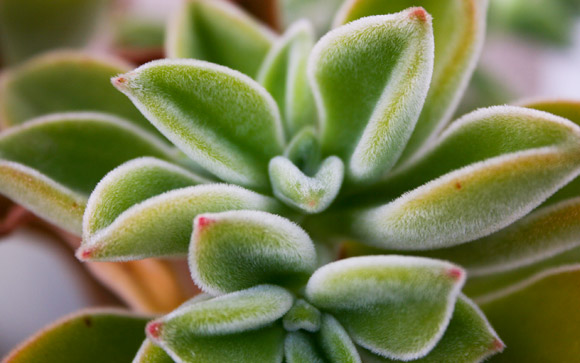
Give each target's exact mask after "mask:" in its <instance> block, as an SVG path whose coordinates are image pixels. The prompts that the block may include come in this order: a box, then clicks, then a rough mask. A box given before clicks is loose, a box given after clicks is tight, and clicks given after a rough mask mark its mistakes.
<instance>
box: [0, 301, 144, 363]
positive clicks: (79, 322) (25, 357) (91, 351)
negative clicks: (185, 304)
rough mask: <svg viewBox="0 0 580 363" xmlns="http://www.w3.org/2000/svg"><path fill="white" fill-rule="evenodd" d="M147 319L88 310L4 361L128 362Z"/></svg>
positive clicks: (44, 332)
mask: <svg viewBox="0 0 580 363" xmlns="http://www.w3.org/2000/svg"><path fill="white" fill-rule="evenodd" d="M146 322H147V319H146V318H144V317H140V316H135V315H132V314H129V313H126V312H123V311H116V310H87V311H84V312H80V313H76V314H74V315H71V316H68V317H65V318H63V319H61V320H60V321H57V322H56V323H54V324H52V325H51V326H49V327H48V328H46V329H44V330H42V331H40V332H39V333H37V334H36V335H35V336H33V337H32V338H30V339H29V340H27V341H26V342H24V343H23V344H22V345H21V346H19V347H17V348H16V349H15V350H14V351H13V352H12V353H10V355H8V357H6V358H5V360H4V361H3V362H6V363H46V362H48V361H54V359H56V360H57V361H58V362H59V363H77V362H86V363H93V362H94V363H100V362H110V363H115V362H118V363H126V362H129V361H131V359H132V358H133V356H135V352H136V351H137V349H139V345H140V344H141V342H142V341H143V338H144V336H145V333H144V332H143V329H144V327H145V323H146Z"/></svg>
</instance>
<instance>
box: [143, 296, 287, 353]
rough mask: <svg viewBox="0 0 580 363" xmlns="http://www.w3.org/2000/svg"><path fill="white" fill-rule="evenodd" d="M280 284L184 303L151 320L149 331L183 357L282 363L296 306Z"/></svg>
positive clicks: (157, 341)
mask: <svg viewBox="0 0 580 363" xmlns="http://www.w3.org/2000/svg"><path fill="white" fill-rule="evenodd" d="M293 299H294V298H293V296H292V295H291V294H290V293H289V292H287V291H286V290H284V289H283V288H281V287H277V286H273V285H260V286H256V287H253V288H251V289H247V290H243V291H238V292H234V293H231V294H227V295H223V296H220V297H216V298H213V299H209V300H203V301H200V302H194V303H191V304H185V305H184V306H183V307H181V308H179V309H177V310H175V311H173V312H172V313H170V314H169V315H167V316H165V317H163V318H160V319H158V320H155V321H153V322H151V323H149V324H148V325H147V329H146V330H147V336H148V338H149V339H151V340H152V341H153V342H154V343H155V344H157V345H159V346H161V347H162V348H163V349H165V351H166V352H167V353H169V355H170V356H171V357H173V359H175V360H177V361H180V362H203V363H205V362H224V363H225V362H281V361H282V341H283V329H282V327H281V326H280V324H279V323H276V321H277V320H278V319H280V318H281V317H282V316H283V315H284V314H285V313H286V312H287V311H288V310H289V309H290V307H291V306H292V300H293Z"/></svg>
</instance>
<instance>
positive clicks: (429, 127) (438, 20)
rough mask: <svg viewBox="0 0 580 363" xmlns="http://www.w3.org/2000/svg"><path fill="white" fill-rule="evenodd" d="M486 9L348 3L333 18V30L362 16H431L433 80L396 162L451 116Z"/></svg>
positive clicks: (480, 2) (393, 1)
mask: <svg viewBox="0 0 580 363" xmlns="http://www.w3.org/2000/svg"><path fill="white" fill-rule="evenodd" d="M487 3H488V1H487V0H427V1H420V2H417V1H415V0H389V1H383V0H349V1H346V2H345V4H344V5H343V7H342V8H341V10H340V11H339V12H338V14H337V18H336V19H335V26H337V25H340V24H344V23H347V22H349V21H353V20H356V19H359V18H361V17H364V16H369V15H380V14H389V13H395V12H397V11H401V10H403V9H405V8H408V7H411V6H415V5H417V4H420V5H421V6H422V7H424V8H425V9H426V10H427V11H428V12H429V13H430V14H431V15H432V16H433V34H434V38H435V60H434V68H433V79H432V80H431V85H430V87H429V93H428V95H427V99H426V100H425V104H424V106H423V109H422V110H421V116H420V117H419V120H418V121H417V125H416V127H415V130H414V131H413V135H412V136H411V139H410V140H409V142H408V144H407V146H406V148H405V152H404V153H403V155H402V156H401V160H400V162H403V161H405V160H408V159H409V158H410V157H411V156H412V155H413V154H414V153H416V152H417V151H419V150H420V149H421V147H422V146H424V145H425V144H427V143H429V142H430V141H433V139H434V137H435V136H437V134H438V133H439V131H441V129H442V127H443V126H445V124H446V123H447V122H448V121H449V120H450V118H451V117H452V116H453V113H454V111H455V109H456V107H457V104H458V103H459V99H460V97H461V95H462V94H463V92H464V90H465V88H466V86H467V82H468V81H469V78H470V77H471V74H472V72H473V69H474V68H475V64H476V61H477V59H478V57H479V53H480V50H481V46H482V45H483V38H484V34H485V22H486V12H487Z"/></svg>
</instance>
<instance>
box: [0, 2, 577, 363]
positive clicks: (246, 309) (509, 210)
mask: <svg viewBox="0 0 580 363" xmlns="http://www.w3.org/2000/svg"><path fill="white" fill-rule="evenodd" d="M414 3H415V2H414V1H403V0H401V1H390V2H385V1H379V0H353V1H348V2H347V3H345V4H344V5H343V6H342V8H341V9H340V10H339V12H338V15H337V16H336V18H335V20H334V22H333V24H334V27H335V28H334V29H333V30H331V31H330V32H328V33H327V34H326V35H324V36H323V37H322V38H321V39H320V40H318V41H316V40H315V35H314V30H313V28H312V27H311V26H310V25H309V23H308V22H307V21H298V22H296V23H294V24H293V25H291V26H290V27H289V28H288V29H287V30H286V32H285V33H284V34H283V35H282V36H277V35H276V34H275V33H273V32H272V31H271V30H269V29H268V28H266V27H265V26H263V25H261V24H259V23H258V22H257V21H256V20H254V19H253V18H252V17H250V16H249V15H247V14H245V13H244V12H243V11H241V10H240V9H238V8H236V7H235V6H233V5H231V4H229V3H226V2H222V1H216V0H212V1H209V0H192V1H187V2H185V3H184V5H183V8H182V9H180V11H179V13H178V14H177V16H176V17H175V18H174V19H172V21H171V22H170V24H169V27H168V30H167V42H166V43H167V44H166V52H167V56H168V57H169V59H164V60H157V61H153V62H150V63H147V64H145V65H142V66H140V67H138V68H136V69H134V70H131V71H129V70H128V69H127V68H128V67H127V66H126V65H123V64H119V63H118V62H115V61H110V60H105V59H96V58H94V57H88V56H84V55H78V54H77V55H73V54H70V53H59V54H57V55H54V54H53V55H49V56H43V57H41V58H39V59H35V60H32V61H30V62H29V63H27V64H24V65H22V66H20V67H19V68H16V69H13V70H11V71H9V72H8V73H7V74H6V75H5V77H4V79H3V82H2V85H1V88H0V92H1V93H0V117H1V119H2V121H3V123H4V124H5V125H9V126H11V127H10V128H9V129H8V130H7V131H5V132H4V133H3V134H2V135H0V168H1V169H2V173H1V174H0V193H2V194H4V195H6V196H8V197H9V198H11V199H13V200H15V201H17V202H18V203H20V204H22V205H24V206H25V207H26V208H28V209H30V210H31V211H33V212H34V213H36V214H37V215H39V216H41V217H43V218H45V219H47V220H49V221H50V222H52V223H54V224H55V225H57V226H59V227H61V228H63V229H65V230H67V231H68V232H70V233H73V234H77V235H80V234H82V244H81V246H80V248H79V249H78V251H77V257H78V258H79V259H81V260H84V261H92V262H95V261H97V262H98V261H107V262H125V263H126V261H131V262H132V261H134V260H140V259H146V258H172V257H187V258H188V262H189V268H190V271H191V276H192V279H193V281H194V282H195V283H196V285H197V286H199V287H200V288H201V289H202V290H203V292H204V293H203V294H201V295H198V296H196V297H194V298H193V299H192V300H189V301H187V302H185V303H184V304H183V305H182V306H181V307H179V308H177V309H175V310H173V311H172V312H170V313H169V314H167V315H164V316H162V317H157V318H154V320H153V321H151V322H149V324H148V325H147V327H146V329H145V330H146V332H147V338H146V339H145V341H144V342H143V338H144V337H145V335H144V333H143V327H144V325H145V321H147V320H148V319H152V317H135V316H127V315H126V314H123V313H118V312H96V313H95V312H89V313H82V314H81V315H75V316H73V317H71V318H69V319H68V320H66V321H65V322H63V323H60V324H57V325H55V326H53V327H52V328H50V329H48V330H46V331H45V332H44V333H42V334H40V335H39V336H37V337H35V338H33V339H32V340H31V341H30V342H29V343H27V344H24V346H23V347H21V348H20V349H18V350H16V351H15V352H14V353H13V354H12V355H11V356H10V357H9V358H8V361H10V362H24V361H26V362H31V361H34V360H35V359H38V357H42V356H46V355H53V356H58V357H68V358H66V359H70V361H75V359H76V360H77V361H78V360H79V359H81V360H84V361H90V360H91V359H92V360H96V361H103V360H106V361H116V360H120V361H126V359H127V358H126V357H127V356H128V355H129V356H130V355H131V352H134V353H137V355H136V358H135V362H164V361H169V362H170V361H171V360H175V361H183V362H232V361H236V362H262V361H263V362H270V361H271V362H280V361H282V360H285V361H287V362H318V361H320V362H323V361H330V362H361V361H362V362H386V361H392V360H417V361H431V362H441V361H453V362H454V361H457V362H464V361H465V362H471V361H481V360H483V359H485V358H487V357H489V356H491V355H493V354H494V353H497V352H499V351H501V350H502V349H503V347H504V343H503V341H502V340H501V339H504V340H505V341H506V342H507V345H508V349H507V352H506V354H505V355H503V354H500V355H497V356H495V357H499V359H507V360H508V361H509V359H512V361H514V359H515V360H517V359H520V358H521V357H524V356H526V354H528V353H527V352H526V349H527V348H525V347H526V343H525V342H526V338H527V337H532V339H533V340H535V341H539V340H540V339H539V338H537V337H538V336H541V333H542V332H539V331H538V330H542V329H535V330H534V329H532V330H529V331H528V330H525V329H523V330H522V329H517V327H514V326H513V325H517V324H511V325H510V326H507V327H506V325H505V324H504V323H501V325H502V327H504V328H503V330H505V331H506V332H507V338H504V336H503V331H502V330H500V331H499V335H500V336H501V339H500V336H498V335H497V334H496V333H495V331H494V329H493V328H492V327H491V325H490V324H489V322H488V321H487V319H486V317H485V316H484V315H483V313H482V312H481V311H480V309H479V307H478V306H477V305H476V304H475V303H474V302H473V301H472V300H470V298H475V299H476V302H477V303H479V304H480V305H481V307H483V310H484V312H485V313H489V314H490V316H493V319H492V323H493V324H494V325H495V324H496V321H497V322H502V321H503V320H509V319H510V318H511V315H510V314H511V313H512V311H513V310H514V305H513V304H515V303H517V304H518V305H519V306H522V307H525V308H522V310H521V311H520V312H519V315H515V316H519V317H520V318H521V319H526V322H527V323H528V324H529V325H530V326H533V327H553V326H555V325H553V324H555V323H556V322H559V320H558V319H552V318H551V317H550V315H546V316H544V315H542V314H535V315H534V312H535V311H537V309H538V306H541V307H543V308H545V309H546V311H551V312H555V311H558V310H561V311H566V312H570V315H571V316H575V313H572V312H571V311H572V308H570V305H569V304H565V303H564V304H562V306H558V305H556V303H557V302H555V301H549V302H545V301H541V299H540V298H539V297H538V296H540V295H541V291H542V286H543V285H546V284H548V285H549V283H548V281H551V280H553V281H557V284H556V286H552V287H551V289H552V290H557V292H556V291H554V294H555V295H558V296H562V299H565V297H567V296H575V295H574V294H576V293H575V292H567V291H566V288H567V287H568V286H569V285H570V284H571V283H572V281H573V277H574V276H576V274H577V267H575V266H571V265H573V264H574V263H575V262H576V261H577V258H576V256H575V254H576V249H577V248H578V242H577V238H576V236H577V235H578V234H577V233H576V232H577V229H578V228H577V227H576V226H577V224H578V223H577V221H576V220H575V216H576V215H577V212H576V210H577V209H578V203H579V202H578V200H577V198H576V197H577V195H578V193H577V184H578V183H579V181H578V180H577V179H576V177H577V176H578V174H579V173H580V127H579V126H578V123H580V103H577V102H564V101H538V102H533V103H528V104H525V105H524V104H522V105H519V106H496V107H492V108H487V109H481V110H477V111H474V112H472V113H470V114H467V115H466V116H463V117H462V118H460V119H459V120H457V121H454V122H453V123H451V125H450V126H449V127H447V128H445V127H446V125H447V123H448V122H449V120H450V118H451V117H452V115H453V112H454V110H455V108H456V106H457V104H458V101H459V98H460V97H461V95H462V93H463V91H464V89H465V86H466V84H467V81H468V80H469V77H470V76H471V73H472V71H473V69H474V67H475V63H476V61H477V57H478V54H479V51H480V48H481V44H482V41H483V34H484V30H485V15H486V8H487V2H486V1H477V0H447V1H441V0H438V1H435V0H433V1H424V2H422V3H421V5H423V6H424V8H423V7H410V6H412V5H415V4H414ZM384 14H388V15H384ZM430 14H432V15H433V19H432V16H431V15H430ZM443 19H445V21H443ZM185 58H188V59H185ZM113 75H115V76H114V77H113V78H112V83H113V86H114V87H116V88H117V89H118V90H119V91H121V93H122V94H121V93H119V92H117V91H115V90H114V89H113V87H111V86H110V85H109V84H107V82H108V78H109V77H110V76H113ZM123 94H124V95H125V96H126V97H125V96H123ZM131 102H132V103H133V104H134V106H135V107H136V108H135V107H133V106H132V105H131ZM137 110H138V111H140V112H141V113H139V112H138V111H137ZM55 112H57V113H55ZM47 114H48V115H47ZM443 129H445V130H443ZM362 255H377V256H362ZM337 260H338V261H337ZM448 261H450V262H448ZM466 277H469V280H468V281H467V285H466V286H465V290H464V291H465V293H466V295H467V296H469V297H467V296H466V295H464V294H462V293H461V292H460V291H461V290H462V288H463V285H464V283H465V280H466ZM558 316H559V315H558ZM516 321H517V320H516ZM97 323H98V324H99V327H98V329H93V328H96V327H97ZM564 323H565V322H564ZM101 324H102V325H101ZM568 325H570V324H569V323H568ZM572 325H573V324H572ZM116 326H124V327H125V328H124V329H132V331H131V332H127V333H126V336H124V338H123V343H122V344H121V345H122V346H120V347H109V348H108V349H109V350H107V351H105V352H103V353H102V354H100V353H95V354H90V355H89V356H86V354H84V353H83V350H82V349H80V348H81V347H84V346H90V348H89V349H94V342H95V341H98V342H99V343H100V344H103V345H107V346H108V345H110V343H107V342H111V341H114V340H111V339H112V338H111V337H108V336H107V334H108V331H110V330H115V329H116V328H115V327H116ZM87 329H89V330H92V331H95V332H94V333H93V334H91V333H87ZM577 329H578V328H574V327H571V326H570V327H569V331H567V332H568V333H569V336H572V337H573V336H574V333H575V330H577ZM94 336H97V338H94ZM508 339H509V340H508ZM510 341H513V342H514V346H515V347H517V349H516V348H514V350H512V351H511V352H512V353H509V352H510V350H509V349H510V348H509V346H510ZM136 342H143V343H142V345H141V348H138V346H137V343H136ZM550 343H551V344H552V345H551V346H549V347H548V348H547V344H545V342H542V341H539V342H538V344H537V347H536V349H537V350H538V351H541V352H542V353H541V354H543V356H545V357H549V356H551V354H552V353H553V352H561V351H564V353H558V354H561V355H559V356H558V357H561V358H562V359H563V360H565V359H566V357H571V356H573V354H574V352H575V350H574V348H573V345H571V344H570V340H569V339H568V340H558V339H552V340H550ZM71 344H74V345H75V346H74V347H72V348H71V347H69V346H70V345H71ZM115 345H117V344H115ZM137 349H138V352H137ZM536 356H539V355H536ZM121 357H123V358H121ZM502 357H507V358H502ZM528 358H529V356H528Z"/></svg>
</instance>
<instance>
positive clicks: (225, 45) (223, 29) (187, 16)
mask: <svg viewBox="0 0 580 363" xmlns="http://www.w3.org/2000/svg"><path fill="white" fill-rule="evenodd" d="M167 33H168V35H167V43H166V49H165V50H166V53H167V56H168V57H169V58H196V59H201V60H206V61H209V62H212V63H217V64H221V65H224V66H226V67H229V68H232V69H235V70H238V71H240V72H243V73H245V74H247V75H249V76H251V77H255V76H256V74H257V73H258V69H259V67H260V65H261V64H262V61H263V60H264V57H265V56H266V54H267V53H268V51H269V49H270V47H271V46H272V43H273V42H274V39H275V35H274V33H272V32H271V31H270V30H269V29H268V28H267V27H265V26H264V25H262V24H260V23H258V22H257V21H256V20H254V19H253V18H252V17H251V16H249V15H248V14H246V13H244V12H243V11H242V10H240V9H239V8H238V7H236V6H234V5H232V4H230V3H229V2H226V1H223V0H188V1H184V2H183V5H182V7H181V9H179V10H178V12H177V13H176V16H175V17H174V18H173V19H172V20H171V21H170V22H169V28H168V29H167Z"/></svg>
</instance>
